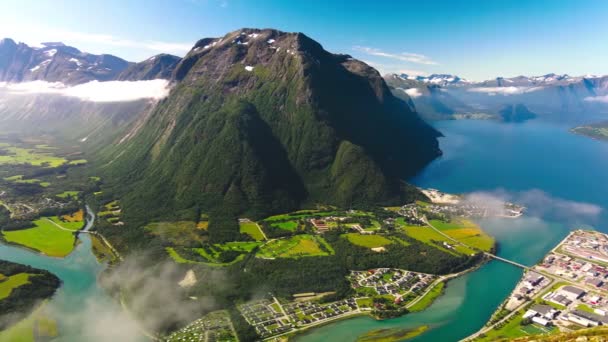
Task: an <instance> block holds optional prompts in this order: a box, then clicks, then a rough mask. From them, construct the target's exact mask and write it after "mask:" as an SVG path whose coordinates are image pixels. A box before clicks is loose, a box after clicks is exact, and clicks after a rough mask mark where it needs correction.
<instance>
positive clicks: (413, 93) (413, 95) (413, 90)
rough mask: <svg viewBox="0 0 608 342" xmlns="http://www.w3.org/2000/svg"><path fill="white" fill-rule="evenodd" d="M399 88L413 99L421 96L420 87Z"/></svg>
mask: <svg viewBox="0 0 608 342" xmlns="http://www.w3.org/2000/svg"><path fill="white" fill-rule="evenodd" d="M399 89H401V90H403V92H404V93H406V94H407V95H408V96H409V97H411V98H414V99H415V98H417V97H420V96H422V93H421V92H420V89H418V88H410V89H402V88H399Z"/></svg>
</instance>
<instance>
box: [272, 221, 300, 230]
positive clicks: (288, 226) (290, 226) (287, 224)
mask: <svg viewBox="0 0 608 342" xmlns="http://www.w3.org/2000/svg"><path fill="white" fill-rule="evenodd" d="M298 225H299V224H298V222H297V221H283V222H276V223H273V224H271V226H273V227H277V228H281V229H285V230H289V231H294V230H296V229H297V228H298Z"/></svg>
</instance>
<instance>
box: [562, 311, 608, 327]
mask: <svg viewBox="0 0 608 342" xmlns="http://www.w3.org/2000/svg"><path fill="white" fill-rule="evenodd" d="M570 316H574V317H575V318H577V319H578V321H580V322H583V323H579V322H576V323H579V324H581V325H583V326H587V327H588V326H594V327H595V326H598V325H601V324H606V323H608V317H605V316H600V315H598V314H594V313H591V312H585V311H582V310H573V311H572V312H570Z"/></svg>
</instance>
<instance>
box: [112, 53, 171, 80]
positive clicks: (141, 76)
mask: <svg viewBox="0 0 608 342" xmlns="http://www.w3.org/2000/svg"><path fill="white" fill-rule="evenodd" d="M180 60H181V58H179V57H177V56H173V55H168V54H164V53H163V54H160V55H156V56H152V57H150V58H148V59H146V60H145V61H143V62H140V63H134V64H131V65H130V66H129V67H128V68H127V69H125V70H124V71H123V72H121V73H120V75H118V80H119V81H142V80H154V79H158V78H162V79H170V78H171V74H172V73H173V70H175V67H176V66H177V63H179V61H180Z"/></svg>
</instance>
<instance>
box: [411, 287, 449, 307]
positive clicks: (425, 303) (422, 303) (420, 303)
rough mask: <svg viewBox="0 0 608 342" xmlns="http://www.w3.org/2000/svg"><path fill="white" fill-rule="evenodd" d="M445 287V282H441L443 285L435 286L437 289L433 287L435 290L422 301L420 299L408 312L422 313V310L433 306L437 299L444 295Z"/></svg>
mask: <svg viewBox="0 0 608 342" xmlns="http://www.w3.org/2000/svg"><path fill="white" fill-rule="evenodd" d="M444 287H445V283H444V282H441V283H439V284H437V285H435V287H433V289H432V290H431V291H429V292H428V293H427V294H426V295H425V296H424V297H422V299H420V300H419V301H418V302H417V303H416V304H414V305H412V306H411V307H409V308H408V310H409V311H410V312H416V311H422V310H424V309H426V308H428V307H429V306H430V305H431V304H433V302H434V301H435V299H437V298H438V297H439V296H441V294H442V293H443V288H444Z"/></svg>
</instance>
